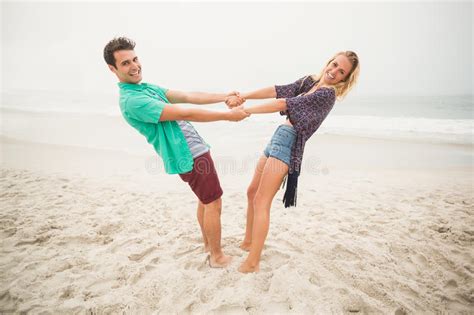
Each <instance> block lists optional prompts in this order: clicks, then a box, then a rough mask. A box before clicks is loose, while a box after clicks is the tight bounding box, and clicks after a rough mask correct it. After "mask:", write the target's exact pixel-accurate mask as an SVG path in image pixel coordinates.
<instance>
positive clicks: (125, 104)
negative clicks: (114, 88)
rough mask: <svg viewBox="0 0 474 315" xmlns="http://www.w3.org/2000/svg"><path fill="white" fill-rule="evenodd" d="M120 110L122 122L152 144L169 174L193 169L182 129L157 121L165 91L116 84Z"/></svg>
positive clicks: (142, 85) (172, 124) (142, 84)
mask: <svg viewBox="0 0 474 315" xmlns="http://www.w3.org/2000/svg"><path fill="white" fill-rule="evenodd" d="M118 86H119V88H120V110H121V111H122V115H123V117H124V118H125V120H126V121H127V122H128V123H129V124H130V125H131V126H132V127H133V128H135V129H136V130H138V132H140V133H141V134H142V135H144V136H145V138H146V140H147V141H148V143H150V144H151V145H153V147H154V148H155V151H156V153H158V155H159V156H161V158H162V159H163V162H164V164H165V171H166V173H168V174H183V173H187V172H189V171H191V170H192V168H193V163H194V162H193V157H192V155H191V152H190V150H189V147H188V144H187V142H186V139H185V138H184V135H183V133H182V131H181V128H180V127H179V125H178V124H177V123H176V121H160V116H161V112H162V111H163V108H164V107H165V104H167V103H169V102H168V99H167V98H166V91H167V90H166V89H163V88H161V87H159V86H156V85H153V84H148V83H143V82H142V83H141V84H131V83H123V82H119V83H118Z"/></svg>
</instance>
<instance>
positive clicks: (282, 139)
mask: <svg viewBox="0 0 474 315" xmlns="http://www.w3.org/2000/svg"><path fill="white" fill-rule="evenodd" d="M295 139H296V131H295V128H293V127H292V126H288V125H280V126H278V128H277V130H276V131H275V133H274V134H273V137H272V139H271V140H270V143H269V144H268V145H267V147H266V148H265V150H263V154H265V156H266V157H270V156H271V157H274V158H276V159H278V160H280V161H282V162H283V163H285V164H286V165H288V166H289V165H290V159H291V148H292V147H293V143H295Z"/></svg>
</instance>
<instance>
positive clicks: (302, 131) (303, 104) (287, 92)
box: [275, 76, 336, 206]
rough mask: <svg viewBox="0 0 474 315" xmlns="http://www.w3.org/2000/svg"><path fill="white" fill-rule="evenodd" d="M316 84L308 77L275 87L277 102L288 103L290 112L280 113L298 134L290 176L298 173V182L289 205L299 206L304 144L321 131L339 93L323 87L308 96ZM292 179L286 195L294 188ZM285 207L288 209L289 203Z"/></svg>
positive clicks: (294, 178) (292, 155)
mask: <svg viewBox="0 0 474 315" xmlns="http://www.w3.org/2000/svg"><path fill="white" fill-rule="evenodd" d="M316 83H317V82H316V81H315V80H314V79H313V78H312V77H311V76H306V77H303V78H301V79H299V80H297V81H296V82H294V83H291V84H287V85H276V86H275V89H276V93H277V98H285V99H286V106H287V110H286V111H284V112H280V114H281V115H286V116H287V117H288V119H289V120H290V122H291V123H292V124H293V128H295V131H296V140H295V143H294V145H293V148H292V149H291V160H290V167H289V172H288V173H289V174H290V176H291V175H292V174H293V173H295V175H293V176H291V177H293V181H296V182H293V184H294V185H295V187H294V190H295V191H294V201H292V202H290V204H289V205H296V184H297V177H298V175H299V173H300V169H301V163H302V160H303V151H304V146H305V143H306V141H308V139H309V138H310V137H311V136H312V135H313V134H314V133H315V132H316V130H318V128H319V126H321V123H322V122H323V121H324V119H325V118H326V117H327V115H328V114H329V112H330V111H331V109H332V108H333V106H334V103H335V102H336V92H335V91H334V89H332V88H326V87H322V88H319V89H317V90H316V91H315V92H313V93H311V94H308V95H306V93H307V92H308V91H309V90H311V88H312V87H313V86H314V85H315V84H316ZM290 176H289V178H288V186H287V192H288V188H290V187H289V186H290V184H291V181H290ZM285 197H286V194H285ZM285 206H287V204H286V203H285Z"/></svg>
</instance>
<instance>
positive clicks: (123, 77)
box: [109, 50, 142, 84]
mask: <svg viewBox="0 0 474 315" xmlns="http://www.w3.org/2000/svg"><path fill="white" fill-rule="evenodd" d="M114 57H115V66H116V67H117V68H115V67H113V66H111V65H109V68H110V70H111V71H112V72H113V73H115V74H116V75H117V78H118V79H119V81H120V82H124V83H134V84H137V83H140V81H141V80H142V65H141V64H140V62H139V61H138V57H137V55H135V51H133V50H118V51H116V52H114Z"/></svg>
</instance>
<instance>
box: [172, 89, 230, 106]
mask: <svg viewBox="0 0 474 315" xmlns="http://www.w3.org/2000/svg"><path fill="white" fill-rule="evenodd" d="M231 95H235V96H238V92H235V91H233V92H230V93H227V94H225V93H206V92H182V91H176V90H168V91H167V92H166V98H167V99H168V101H170V103H172V104H176V103H189V104H197V105H204V104H214V103H219V102H224V101H225V100H226V98H227V97H228V96H231Z"/></svg>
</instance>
